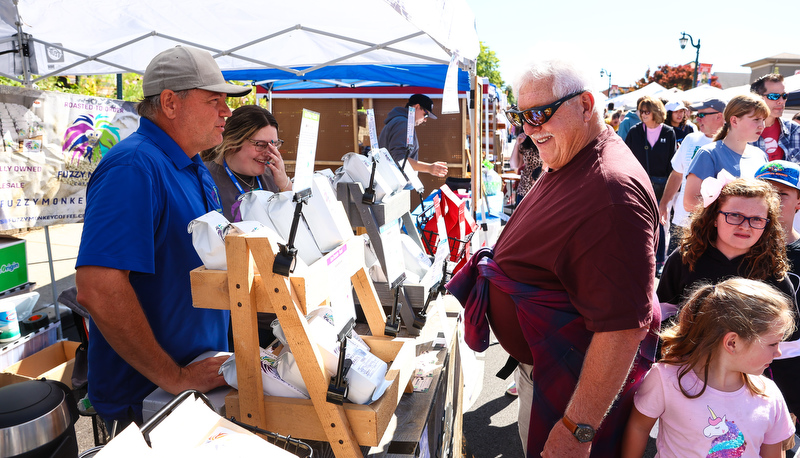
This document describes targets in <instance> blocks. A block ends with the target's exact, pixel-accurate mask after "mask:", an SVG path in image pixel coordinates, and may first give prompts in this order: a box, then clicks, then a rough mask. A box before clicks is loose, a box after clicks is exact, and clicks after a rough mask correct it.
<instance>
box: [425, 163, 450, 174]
mask: <svg viewBox="0 0 800 458" xmlns="http://www.w3.org/2000/svg"><path fill="white" fill-rule="evenodd" d="M428 173H430V174H431V175H433V176H435V177H443V176H445V175H447V164H446V163H444V162H434V163H433V164H430V169H429V172H428Z"/></svg>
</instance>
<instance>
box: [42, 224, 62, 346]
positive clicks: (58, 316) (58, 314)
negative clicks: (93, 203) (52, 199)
mask: <svg viewBox="0 0 800 458" xmlns="http://www.w3.org/2000/svg"><path fill="white" fill-rule="evenodd" d="M44 240H45V242H46V244H47V259H49V260H50V262H49V263H48V265H49V266H50V286H51V287H52V288H53V308H54V310H55V313H56V322H57V323H58V334H57V335H58V340H61V339H63V338H64V333H63V331H62V330H61V311H60V310H59V309H58V287H57V286H56V274H55V271H54V270H53V251H52V250H51V248H50V226H45V227H44Z"/></svg>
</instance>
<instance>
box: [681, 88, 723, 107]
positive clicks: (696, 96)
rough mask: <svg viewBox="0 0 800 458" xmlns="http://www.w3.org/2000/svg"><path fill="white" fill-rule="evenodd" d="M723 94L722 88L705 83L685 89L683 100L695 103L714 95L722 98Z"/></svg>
mask: <svg viewBox="0 0 800 458" xmlns="http://www.w3.org/2000/svg"><path fill="white" fill-rule="evenodd" d="M721 96H722V89H720V88H718V87H714V86H709V85H707V84H703V85H701V86H697V87H695V88H692V89H689V90H688V91H683V94H682V100H685V101H687V102H689V103H691V104H695V103H698V102H702V101H704V100H708V99H710V98H713V97H717V98H721Z"/></svg>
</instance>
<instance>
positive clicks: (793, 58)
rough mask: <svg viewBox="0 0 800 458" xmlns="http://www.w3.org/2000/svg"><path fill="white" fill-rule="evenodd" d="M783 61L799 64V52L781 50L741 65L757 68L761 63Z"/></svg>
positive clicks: (784, 62)
mask: <svg viewBox="0 0 800 458" xmlns="http://www.w3.org/2000/svg"><path fill="white" fill-rule="evenodd" d="M776 62H779V63H783V64H800V54H792V53H789V52H782V53H780V54H775V55H774V56H770V57H764V58H762V59H758V60H756V61H753V62H750V63H747V64H743V65H742V66H743V67H750V68H757V67H761V66H763V65H767V64H772V63H776Z"/></svg>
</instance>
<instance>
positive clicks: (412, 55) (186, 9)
mask: <svg viewBox="0 0 800 458" xmlns="http://www.w3.org/2000/svg"><path fill="white" fill-rule="evenodd" d="M178 44H183V45H190V46H195V47H198V48H202V49H206V50H208V51H210V52H211V53H212V54H213V55H214V56H215V58H216V59H217V62H218V64H219V66H220V68H221V69H222V70H223V71H224V72H226V76H227V77H229V78H230V75H228V74H227V72H233V71H244V70H267V69H278V70H281V71H282V72H283V73H285V75H286V76H287V77H289V78H294V79H301V80H302V79H310V77H308V75H309V73H311V72H313V71H315V70H319V69H323V68H327V69H331V68H333V67H337V68H341V69H343V70H346V71H347V72H349V73H348V75H351V77H353V76H352V75H355V76H354V77H355V78H360V79H362V80H364V79H366V80H374V81H378V80H380V81H385V82H395V81H396V80H402V79H403V77H404V76H408V75H409V74H414V73H415V70H414V68H415V67H414V66H431V65H437V66H445V67H446V66H447V65H448V64H449V63H450V62H451V59H453V60H454V61H455V62H456V63H457V64H458V65H459V66H460V67H461V68H462V69H464V70H467V71H469V72H470V73H474V68H475V61H476V59H477V55H478V52H479V51H480V44H479V42H478V39H477V32H476V30H475V19H474V15H473V13H472V11H471V10H470V9H469V7H468V6H467V5H466V2H465V1H464V0H339V1H337V2H329V1H318V0H309V1H305V2H281V3H280V4H276V3H265V2H262V1H258V0H240V1H238V2H225V3H220V2H217V1H212V0H192V1H188V0H173V1H163V0H115V1H113V2H109V1H107V0H81V1H79V2H68V1H58V0H0V50H2V49H5V50H6V54H4V55H2V56H0V74H1V75H3V76H6V77H11V78H16V77H18V76H21V77H20V78H19V79H20V81H22V82H23V83H26V85H29V84H30V83H35V82H36V81H37V80H39V79H41V78H44V77H47V76H53V75H86V74H108V73H122V72H136V73H143V72H144V69H145V67H146V66H147V63H148V62H149V61H150V59H151V58H152V57H153V56H154V55H156V54H157V53H159V52H160V51H162V50H164V49H166V48H168V47H172V46H175V45H178ZM442 74H443V73H442ZM33 75H40V76H38V77H34V76H33ZM256 78H257V77H256V76H252V75H249V76H248V77H241V78H238V79H249V80H255V79H256ZM230 79H237V78H236V77H234V78H230ZM407 84H413V83H407ZM441 84H442V85H443V84H444V82H443V81H442V82H441ZM417 85H429V84H417Z"/></svg>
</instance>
